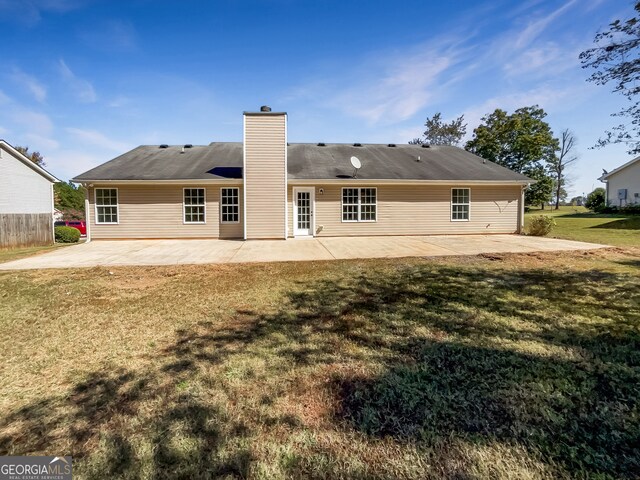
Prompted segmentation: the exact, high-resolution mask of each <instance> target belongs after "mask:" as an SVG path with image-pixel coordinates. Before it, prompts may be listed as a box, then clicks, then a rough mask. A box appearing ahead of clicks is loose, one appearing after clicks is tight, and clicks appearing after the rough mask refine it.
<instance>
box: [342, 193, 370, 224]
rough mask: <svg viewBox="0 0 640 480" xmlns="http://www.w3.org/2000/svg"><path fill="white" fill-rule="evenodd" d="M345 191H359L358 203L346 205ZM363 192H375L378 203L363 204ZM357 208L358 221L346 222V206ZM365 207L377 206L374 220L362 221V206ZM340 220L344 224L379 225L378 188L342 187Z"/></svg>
mask: <svg viewBox="0 0 640 480" xmlns="http://www.w3.org/2000/svg"><path fill="white" fill-rule="evenodd" d="M345 190H357V191H358V203H357V204H356V203H347V204H345V203H344V191H345ZM363 190H373V191H374V192H375V197H376V201H375V203H365V204H363V203H362V191H363ZM345 205H350V206H357V217H358V218H357V219H356V220H345V219H344V206H345ZM363 205H369V206H371V205H373V206H375V218H374V219H373V220H363V219H362V206H363ZM340 219H341V220H342V223H377V222H378V187H342V189H341V190H340Z"/></svg>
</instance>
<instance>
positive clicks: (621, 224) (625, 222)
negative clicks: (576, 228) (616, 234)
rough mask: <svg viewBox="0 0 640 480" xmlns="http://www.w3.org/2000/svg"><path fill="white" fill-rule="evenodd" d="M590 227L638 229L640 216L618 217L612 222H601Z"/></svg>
mask: <svg viewBox="0 0 640 480" xmlns="http://www.w3.org/2000/svg"><path fill="white" fill-rule="evenodd" d="M590 228H613V229H616V230H640V217H628V218H620V219H618V220H614V221H612V222H607V223H601V224H600V225H594V226H592V227H590Z"/></svg>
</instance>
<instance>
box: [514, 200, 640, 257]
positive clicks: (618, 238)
mask: <svg viewBox="0 0 640 480" xmlns="http://www.w3.org/2000/svg"><path fill="white" fill-rule="evenodd" d="M534 215H551V216H553V217H554V218H555V221H556V224H557V225H556V226H555V227H554V228H553V230H552V231H551V233H550V234H549V235H548V236H549V237H553V238H564V239H567V240H578V241H581V242H590V243H602V244H605V245H614V246H618V247H633V246H640V216H638V215H623V214H603V213H593V212H590V211H588V210H587V209H586V208H585V207H560V209H559V210H551V209H550V208H549V207H547V208H546V209H545V210H539V209H532V210H531V211H530V212H529V213H527V214H525V231H526V226H527V225H528V223H529V219H530V218H531V217H532V216H534Z"/></svg>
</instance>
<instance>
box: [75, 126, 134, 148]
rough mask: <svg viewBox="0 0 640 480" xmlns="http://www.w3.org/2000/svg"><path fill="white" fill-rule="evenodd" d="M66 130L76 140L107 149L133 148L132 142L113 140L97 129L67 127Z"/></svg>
mask: <svg viewBox="0 0 640 480" xmlns="http://www.w3.org/2000/svg"><path fill="white" fill-rule="evenodd" d="M66 130H67V132H68V133H69V134H70V135H71V136H72V137H73V138H74V139H75V140H76V141H78V142H82V143H85V144H87V145H91V146H95V147H100V148H102V149H105V150H111V151H114V152H119V153H121V152H125V151H127V150H129V149H130V148H131V145H130V144H128V143H125V142H119V141H117V140H112V139H110V138H108V137H107V136H106V135H104V134H102V133H100V132H98V131H96V130H84V129H81V128H67V129H66Z"/></svg>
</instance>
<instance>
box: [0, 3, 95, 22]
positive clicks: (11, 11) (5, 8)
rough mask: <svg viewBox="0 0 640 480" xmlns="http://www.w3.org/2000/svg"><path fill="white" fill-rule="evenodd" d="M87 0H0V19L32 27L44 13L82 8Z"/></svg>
mask: <svg viewBox="0 0 640 480" xmlns="http://www.w3.org/2000/svg"><path fill="white" fill-rule="evenodd" d="M86 3H87V0H0V18H2V17H5V18H10V19H11V20H12V21H16V22H19V23H22V24H26V25H28V26H34V25H36V24H38V23H39V22H40V20H41V19H42V14H43V13H45V12H54V13H64V12H68V11H71V10H76V9H78V8H81V7H83V6H84V5H85V4H86Z"/></svg>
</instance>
